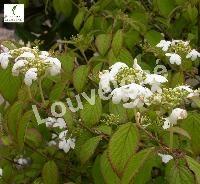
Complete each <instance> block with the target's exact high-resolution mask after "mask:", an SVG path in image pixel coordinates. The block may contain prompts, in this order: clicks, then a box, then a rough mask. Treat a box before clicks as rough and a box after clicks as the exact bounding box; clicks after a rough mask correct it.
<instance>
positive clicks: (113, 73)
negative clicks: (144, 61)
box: [110, 62, 128, 80]
mask: <svg viewBox="0 0 200 184" xmlns="http://www.w3.org/2000/svg"><path fill="white" fill-rule="evenodd" d="M126 67H128V66H127V65H126V64H125V63H122V62H117V63H115V64H114V65H112V66H111V67H110V69H111V70H110V77H111V80H114V78H115V76H116V75H117V73H118V72H119V70H120V69H122V68H126Z"/></svg>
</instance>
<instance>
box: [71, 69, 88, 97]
mask: <svg viewBox="0 0 200 184" xmlns="http://www.w3.org/2000/svg"><path fill="white" fill-rule="evenodd" d="M88 74H89V67H88V66H87V65H82V66H79V67H78V68H76V69H75V71H74V73H73V84H74V87H75V89H76V91H77V92H79V93H80V92H82V91H83V88H84V87H85V85H86V82H87V77H88Z"/></svg>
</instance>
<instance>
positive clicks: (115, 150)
mask: <svg viewBox="0 0 200 184" xmlns="http://www.w3.org/2000/svg"><path fill="white" fill-rule="evenodd" d="M138 141H139V136H138V131H137V129H136V127H135V125H134V124H133V123H126V124H123V125H121V126H120V127H119V129H118V130H117V131H116V132H115V133H114V134H113V136H112V138H111V140H110V142H109V146H108V156H109V161H110V162H111V166H112V168H113V169H114V171H115V172H116V173H117V175H118V176H122V174H123V171H124V169H125V165H126V164H127V162H128V160H129V159H130V157H131V156H132V154H133V153H135V151H136V149H137V145H138Z"/></svg>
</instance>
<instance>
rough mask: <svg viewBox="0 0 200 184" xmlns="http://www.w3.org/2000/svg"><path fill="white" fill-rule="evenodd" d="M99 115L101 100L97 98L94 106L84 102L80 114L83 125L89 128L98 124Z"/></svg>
mask: <svg viewBox="0 0 200 184" xmlns="http://www.w3.org/2000/svg"><path fill="white" fill-rule="evenodd" d="M101 113H102V104H101V99H100V98H99V97H96V99H95V104H94V105H91V104H90V103H89V102H86V103H85V104H84V105H83V109H82V110H81V112H80V116H81V119H82V120H83V122H84V124H85V125H87V126H89V127H91V126H94V125H95V124H97V123H98V122H99V120H100V117H101Z"/></svg>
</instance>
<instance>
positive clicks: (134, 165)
mask: <svg viewBox="0 0 200 184" xmlns="http://www.w3.org/2000/svg"><path fill="white" fill-rule="evenodd" d="M153 151H154V148H148V149H145V150H142V151H140V152H139V153H136V154H134V155H133V156H132V157H131V158H130V159H129V161H128V163H127V165H126V167H125V169H124V171H123V176H122V180H121V181H122V184H128V183H130V181H131V180H132V179H133V178H134V177H135V176H136V175H137V173H138V172H139V170H140V169H141V168H142V167H143V165H144V164H145V163H146V162H147V161H148V159H149V157H150V156H151V154H152V153H153Z"/></svg>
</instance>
